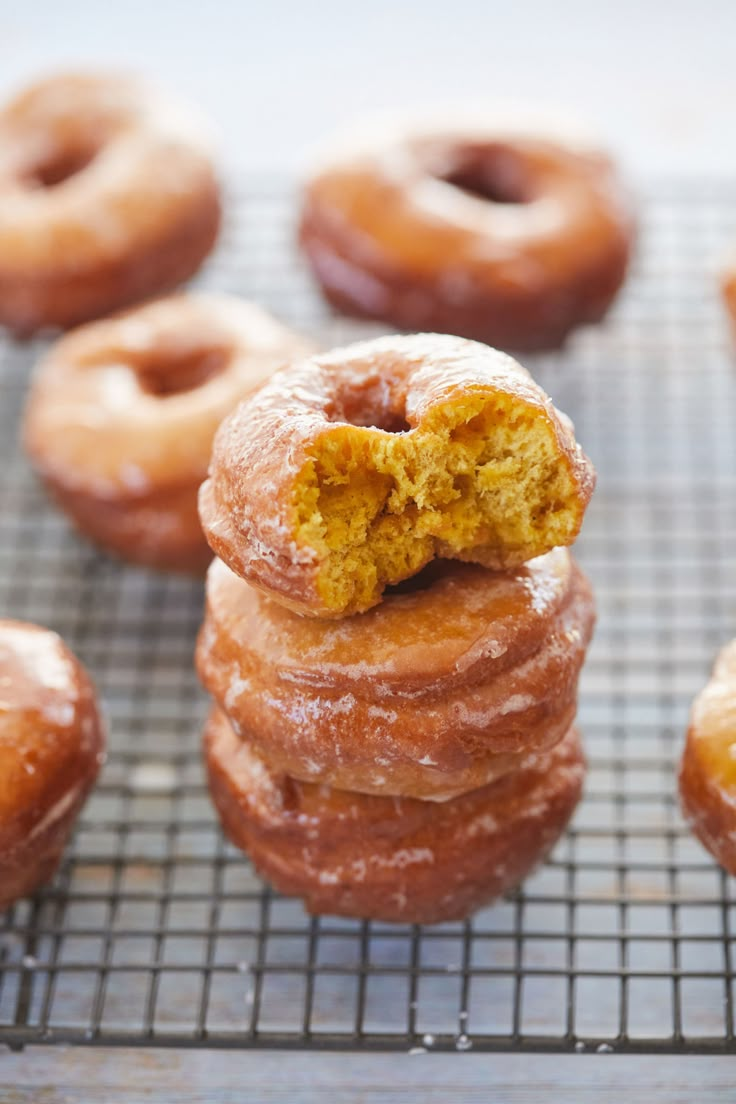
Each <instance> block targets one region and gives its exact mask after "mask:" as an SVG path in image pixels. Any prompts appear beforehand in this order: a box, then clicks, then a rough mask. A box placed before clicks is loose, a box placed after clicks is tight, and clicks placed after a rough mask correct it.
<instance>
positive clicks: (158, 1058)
mask: <svg viewBox="0 0 736 1104" xmlns="http://www.w3.org/2000/svg"><path fill="white" fill-rule="evenodd" d="M627 1096H628V1098H629V1099H630V1100H631V1101H632V1104H696V1102H697V1104H730V1102H731V1101H734V1100H736V1058H667V1059H665V1060H663V1059H662V1058H661V1057H651V1058H650V1057H641V1058H640V1057H632V1056H627V1057H626V1058H621V1057H618V1056H616V1055H584V1054H583V1055H572V1056H564V1055H548V1054H547V1055H540V1056H534V1055H529V1054H526V1055H503V1054H502V1055H473V1054H464V1055H462V1056H457V1057H456V1056H455V1055H439V1054H435V1055H420V1056H411V1055H408V1054H407V1055H395V1054H394V1055H381V1054H373V1055H365V1054H363V1055H360V1054H295V1053H293V1052H290V1053H281V1052H278V1051H268V1052H260V1053H258V1052H255V1051H250V1052H244V1053H233V1052H229V1051H225V1052H221V1051H220V1052H214V1051H199V1052H196V1053H192V1052H191V1051H178V1050H170V1051H150V1050H149V1051H136V1052H131V1051H111V1050H103V1049H90V1050H72V1049H61V1048H60V1049H50V1048H38V1049H29V1050H28V1051H27V1052H26V1053H24V1054H21V1055H10V1054H3V1055H0V1101H2V1104H133V1102H135V1104H138V1102H140V1101H144V1100H145V1101H147V1100H156V1101H166V1102H167V1104H168V1102H170V1101H171V1102H173V1101H176V1104H233V1102H235V1101H238V1102H240V1101H247V1102H248V1104H258V1102H260V1101H263V1102H264V1104H325V1102H327V1101H329V1102H330V1104H333V1102H334V1104H408V1102H414V1101H417V1102H421V1104H489V1102H491V1101H499V1102H503V1104H532V1102H533V1104H539V1102H540V1101H544V1102H545V1104H557V1102H558V1101H559V1102H563V1101H564V1104H588V1102H591V1101H595V1104H621V1101H622V1100H623V1099H625V1098H626V1097H627Z"/></svg>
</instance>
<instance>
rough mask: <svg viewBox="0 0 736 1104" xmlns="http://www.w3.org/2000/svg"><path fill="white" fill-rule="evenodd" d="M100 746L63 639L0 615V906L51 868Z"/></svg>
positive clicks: (87, 688) (78, 670) (88, 698)
mask: <svg viewBox="0 0 736 1104" xmlns="http://www.w3.org/2000/svg"><path fill="white" fill-rule="evenodd" d="M104 746H105V740H104V733H103V728H102V724H101V722H100V717H99V714H98V712H97V705H96V701H95V692H94V689H93V687H92V684H91V682H90V680H89V677H88V675H87V673H86V671H85V670H84V668H83V667H82V665H81V664H80V663H79V661H78V660H77V659H76V658H75V657H74V656H73V655H72V653H71V652H70V651H69V649H68V648H67V647H66V645H65V644H64V643H63V641H62V640H61V639H60V638H59V637H58V636H57V635H56V633H53V632H50V631H49V630H48V629H43V628H39V627H38V626H37V625H28V624H24V623H22V622H20V621H0V912H2V910H3V909H6V908H8V906H9V905H11V904H12V903H13V901H15V900H17V899H18V898H19V897H25V896H27V895H28V894H29V893H32V892H33V891H34V890H35V889H36V888H37V887H38V886H40V885H42V884H43V883H44V882H46V881H48V879H49V878H50V877H51V876H52V874H53V873H54V871H55V870H56V867H57V866H58V864H59V861H60V859H61V854H62V851H63V849H64V847H65V845H66V842H67V839H68V838H69V835H70V833H71V830H72V827H73V825H74V821H75V820H76V818H77V814H78V813H79V811H80V809H81V808H82V805H83V804H84V801H85V799H86V797H87V795H88V793H89V791H90V789H91V788H92V785H93V783H94V781H95V779H96V778H97V774H98V772H99V769H100V766H101V764H102V761H103V758H104Z"/></svg>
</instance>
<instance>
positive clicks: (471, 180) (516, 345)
mask: <svg viewBox="0 0 736 1104" xmlns="http://www.w3.org/2000/svg"><path fill="white" fill-rule="evenodd" d="M352 145H353V148H350V149H348V150H345V151H343V152H338V153H337V154H335V155H332V156H329V157H328V158H327V160H326V162H325V163H324V164H323V165H322V166H321V167H320V168H319V169H318V170H317V171H316V172H315V173H314V175H313V176H312V177H311V179H310V180H309V181H308V182H307V184H306V188H305V193H304V201H303V208H302V215H301V226H300V240H301V244H302V247H303V249H304V252H305V254H306V256H307V258H308V260H309V261H310V263H311V266H312V268H313V270H314V273H315V275H316V277H317V279H318V280H319V282H320V284H321V286H322V288H323V290H324V292H325V294H326V295H327V297H328V298H329V299H330V300H331V302H332V303H333V304H334V305H335V306H337V307H338V308H339V309H342V310H345V311H347V312H348V313H351V314H358V315H364V316H368V317H371V318H377V319H381V320H382V321H384V322H389V323H391V324H393V325H396V326H398V327H400V328H402V329H406V330H434V331H437V332H442V333H452V334H460V335H461V336H464V337H472V338H477V339H478V340H481V341H485V342H487V343H488V344H490V345H495V346H497V347H498V348H502V349H517V350H529V349H544V348H554V347H556V346H558V345H560V344H561V343H562V342H563V341H564V339H565V337H566V336H567V334H568V333H569V331H570V330H571V329H573V328H574V327H575V326H579V325H581V324H583V323H589V322H597V321H598V320H599V319H601V318H602V317H603V315H604V314H605V313H606V311H607V309H608V307H609V306H610V304H611V302H612V300H613V298H614V296H615V294H616V292H617V291H618V289H619V287H620V286H621V284H622V282H623V279H624V276H625V273H626V268H627V264H628V260H629V254H630V251H631V244H632V238H633V220H632V217H631V214H630V212H629V208H628V202H627V199H626V196H625V194H624V191H623V189H622V186H621V184H620V182H619V180H618V178H617V174H616V171H615V169H614V166H613V164H612V162H611V161H610V159H609V158H608V157H607V155H606V154H605V153H603V152H601V151H600V150H598V149H596V148H595V147H594V146H593V145H591V144H590V143H589V142H588V141H581V140H580V138H579V137H577V136H571V135H569V134H564V133H562V134H560V133H555V132H554V130H550V129H549V128H545V127H544V126H542V127H539V126H538V127H537V128H536V129H535V128H534V127H531V128H530V127H529V126H528V125H527V126H526V127H517V128H515V127H514V125H513V124H508V123H503V122H502V121H498V120H497V121H495V122H494V121H492V120H489V121H487V122H485V123H483V124H481V125H470V126H463V125H462V124H458V125H453V126H446V127H442V126H440V127H436V128H433V129H425V130H421V129H419V130H410V131H405V132H401V133H394V134H390V133H388V132H384V134H382V135H378V136H377V137H371V138H369V139H367V140H366V141H364V142H361V141H360V140H358V141H356V142H354V143H353V144H352ZM479 193H481V194H479ZM489 197H490V198H489ZM493 200H496V202H494V201H493Z"/></svg>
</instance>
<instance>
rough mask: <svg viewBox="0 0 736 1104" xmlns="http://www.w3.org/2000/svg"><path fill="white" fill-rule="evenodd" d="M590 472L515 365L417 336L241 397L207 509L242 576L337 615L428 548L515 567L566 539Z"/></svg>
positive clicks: (429, 552)
mask: <svg viewBox="0 0 736 1104" xmlns="http://www.w3.org/2000/svg"><path fill="white" fill-rule="evenodd" d="M594 482H595V476H594V472H593V467H592V465H591V463H590V461H589V460H588V459H587V457H586V456H585V455H584V454H583V452H582V451H581V449H580V446H579V445H578V444H577V443H576V441H575V437H574V433H573V429H572V425H571V423H570V422H569V421H568V420H567V419H566V418H565V417H564V416H563V415H560V414H559V412H558V411H557V410H555V408H554V407H553V405H552V403H551V401H550V400H549V398H548V397H547V396H546V395H545V393H544V392H543V391H542V389H541V388H540V387H538V386H537V384H536V383H534V381H533V380H532V379H531V377H530V376H529V375H528V373H527V372H525V371H524V369H523V368H521V366H520V365H518V364H517V363H516V362H515V361H513V360H511V358H510V357H507V356H505V355H504V354H503V353H498V352H496V351H495V350H493V349H489V348H488V347H487V346H485V345H479V344H476V343H475V342H469V341H463V340H462V339H460V338H454V337H447V336H443V335H437V334H416V335H414V336H411V337H386V338H379V339H378V340H376V341H368V342H364V343H361V344H357V345H351V346H350V347H348V348H345V349H336V350H334V351H333V352H331V353H327V354H324V355H320V356H315V357H312V358H311V359H308V360H306V361H304V362H302V363H299V364H292V365H291V366H290V367H289V368H287V369H285V370H284V371H282V372H280V373H279V374H278V375H276V376H275V377H274V379H273V380H271V381H270V383H269V384H267V385H266V386H265V387H263V388H262V389H261V390H260V391H259V392H258V393H257V394H256V395H253V396H251V398H250V399H249V400H248V401H247V402H244V403H243V404H241V405H240V406H239V407H238V408H237V409H236V410H235V411H234V412H233V413H232V414H231V416H230V417H229V418H227V419H226V420H225V421H224V422H223V424H222V425H221V427H220V429H219V430H218V433H217V436H216V437H215V444H214V447H213V452H212V461H211V464H210V474H209V479H208V480H207V482H206V483H204V485H203V486H202V489H201V491H200V517H201V519H202V525H203V528H204V531H205V535H206V537H207V540H208V541H209V543H210V546H211V547H212V549H213V551H214V552H215V554H216V555H217V556H219V557H220V559H222V560H224V561H225V563H227V564H228V566H229V567H230V568H231V569H232V570H233V571H234V572H235V573H236V574H238V575H240V576H241V577H242V578H244V579H246V580H247V581H248V582H250V583H252V584H254V585H255V586H258V587H261V588H262V589H263V590H265V591H267V592H268V593H269V594H270V595H271V596H272V597H274V598H276V599H278V600H279V601H280V602H283V603H284V604H286V605H288V606H289V607H291V608H292V609H294V610H295V611H297V612H298V613H302V614H311V615H315V616H320V617H344V616H346V615H348V614H352V613H358V612H362V611H364V610H367V609H369V608H370V607H371V606H374V605H376V603H377V602H379V601H380V600H381V594H382V593H383V590H384V588H385V587H386V586H388V585H392V584H396V583H399V582H401V580H402V579H406V578H408V577H410V576H411V575H413V574H415V573H416V572H417V571H419V570H420V568H422V567H423V566H424V565H425V564H426V563H428V562H429V561H430V560H431V559H432V558H433V556H435V555H437V556H441V557H446V558H454V559H464V560H470V561H474V562H477V563H482V564H485V565H486V566H488V567H493V568H506V569H510V568H513V567H516V566H518V565H519V564H521V563H524V562H525V561H527V560H530V559H533V558H534V557H535V556H539V555H541V554H542V553H544V552H547V551H549V549H551V548H554V547H556V546H557V545H567V544H571V543H572V542H573V540H574V539H575V537H576V536H577V534H578V530H579V528H580V525H581V522H582V519H583V514H584V511H585V508H586V506H587V503H588V500H589V498H590V496H591V494H592V492H593V486H594Z"/></svg>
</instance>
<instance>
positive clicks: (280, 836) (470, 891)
mask: <svg viewBox="0 0 736 1104" xmlns="http://www.w3.org/2000/svg"><path fill="white" fill-rule="evenodd" d="M205 758H206V764H207V772H208V776H209V786H210V792H211V794H212V799H213V801H214V803H215V807H216V808H217V811H218V813H219V815H220V819H221V821H222V826H223V829H224V831H225V834H226V836H227V837H228V838H229V839H230V840H231V841H232V843H234V844H235V846H236V847H239V848H241V849H242V850H243V851H247V853H248V854H249V856H250V858H251V859H252V861H253V864H254V865H255V867H256V869H257V870H258V871H259V872H260V873H261V874H262V875H263V876H264V877H265V878H266V879H267V880H268V881H269V882H271V883H272V884H273V885H274V886H275V887H276V888H277V889H278V890H279V891H280V892H281V893H285V894H288V895H293V896H296V897H302V898H304V903H305V905H306V908H307V910H308V911H309V912H311V913H332V914H335V915H338V916H355V917H360V918H363V919H374V920H385V921H396V922H399V923H411V924H436V923H441V922H442V921H446V920H461V919H464V918H465V917H466V916H468V914H469V913H471V912H473V911H474V910H475V909H477V908H479V907H480V906H481V905H483V904H486V903H487V902H489V901H491V900H493V899H494V898H496V897H499V896H501V894H503V893H506V892H507V891H508V890H510V889H512V888H513V887H514V886H516V885H518V883H519V882H521V881H523V879H524V878H525V877H526V876H527V874H529V872H530V871H531V870H532V869H533V868H534V867H535V866H537V865H538V864H539V863H540V862H541V861H542V859H543V858H544V857H545V856H546V855H547V853H548V852H549V851H550V850H551V848H552V847H553V846H554V844H555V843H556V842H557V840H558V839H559V837H560V835H561V834H562V832H563V831H564V829H565V827H566V825H567V823H568V821H569V820H570V817H571V816H572V813H573V811H574V809H575V806H576V805H577V802H578V799H579V797H580V793H581V789H582V784H583V776H584V773H585V766H584V760H583V754H582V749H581V746H580V739H579V737H578V734H577V732H576V731H575V729H570V731H569V732H568V734H567V735H566V736H565V738H564V739H563V740H562V741H561V742H560V743H558V744H557V746H556V747H555V748H553V749H552V750H551V751H549V752H547V753H546V754H544V755H537V756H529V757H528V758H527V759H526V760H525V761H524V762H523V764H522V765H521V766H520V767H519V768H518V770H516V771H514V773H513V774H507V775H506V776H505V777H504V778H502V779H500V780H499V781H497V782H494V783H492V784H491V785H489V786H483V787H481V789H478V790H473V791H472V792H471V793H468V794H465V795H463V796H462V797H457V798H455V799H454V800H453V801H446V802H444V803H443V804H440V805H437V804H434V803H432V802H427V801H415V800H413V799H411V798H387V797H372V796H367V795H365V794H355V793H347V792H345V791H343V790H333V789H331V788H330V787H329V786H318V785H314V784H313V783H305V782H295V781H294V780H293V779H291V778H288V777H287V776H285V775H283V774H279V773H278V772H276V771H274V770H272V769H271V768H270V767H269V766H267V764H266V763H265V762H264V761H263V760H262V759H260V758H259V757H258V756H257V755H256V753H255V752H254V751H253V749H252V748H251V747H250V746H249V745H248V743H247V741H242V740H240V739H238V737H237V736H236V735H235V733H234V732H233V730H232V728H231V727H230V725H229V723H228V721H227V718H226V717H225V715H224V714H223V713H221V712H220V711H219V710H213V712H212V714H211V715H210V719H209V723H208V725H207V729H206V733H205Z"/></svg>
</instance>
